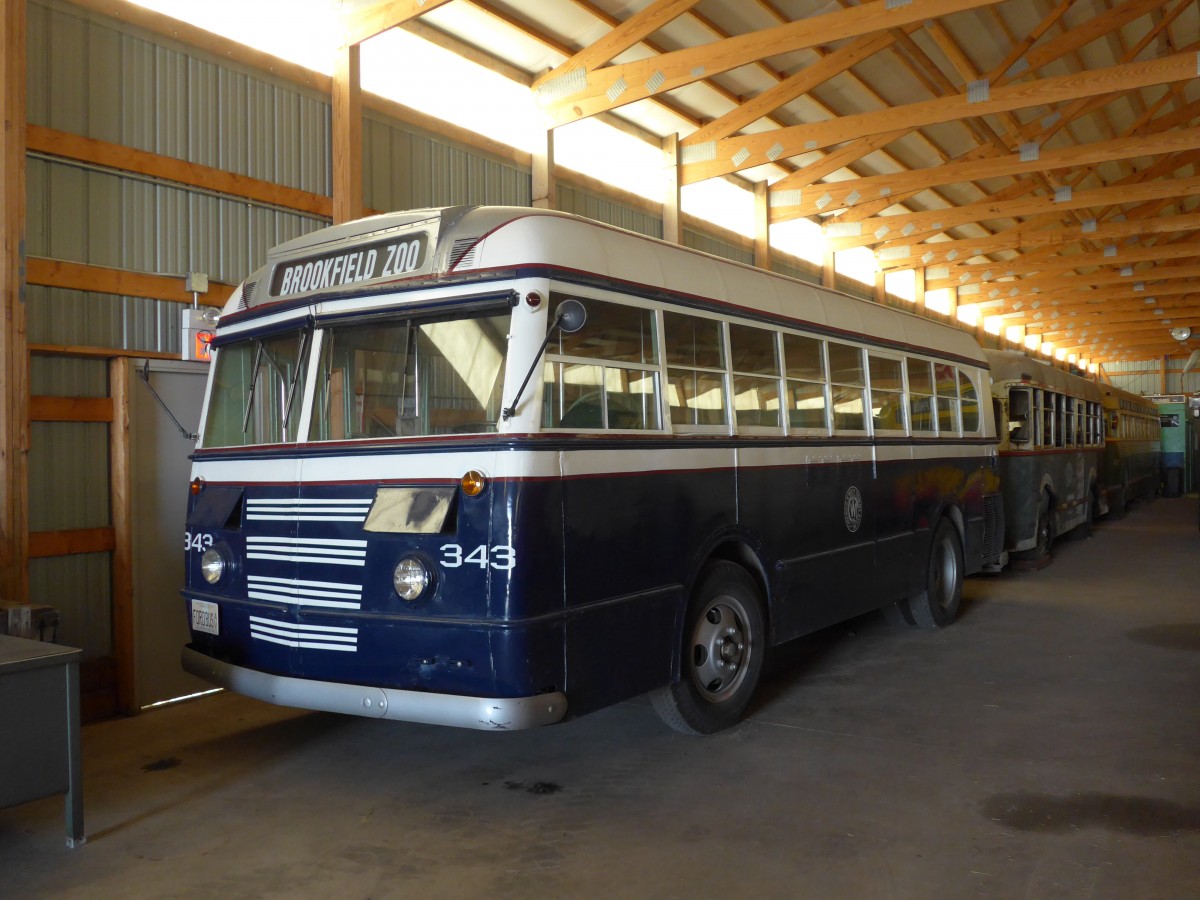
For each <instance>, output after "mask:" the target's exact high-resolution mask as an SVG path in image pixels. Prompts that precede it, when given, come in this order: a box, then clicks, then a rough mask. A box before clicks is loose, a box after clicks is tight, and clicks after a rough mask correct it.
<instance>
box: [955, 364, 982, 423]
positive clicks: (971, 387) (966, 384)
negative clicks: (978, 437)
mask: <svg viewBox="0 0 1200 900" xmlns="http://www.w3.org/2000/svg"><path fill="white" fill-rule="evenodd" d="M958 393H959V396H960V397H961V398H962V419H963V421H962V427H963V431H969V432H971V433H974V432H977V431H978V430H979V395H978V393H976V391H975V382H973V381H971V378H970V376H968V375H967V373H966V372H959V373H958Z"/></svg>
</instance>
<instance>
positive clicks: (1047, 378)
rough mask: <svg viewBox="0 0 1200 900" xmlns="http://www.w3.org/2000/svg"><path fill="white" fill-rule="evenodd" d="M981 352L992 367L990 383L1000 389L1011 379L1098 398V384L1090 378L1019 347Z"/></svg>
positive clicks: (1005, 387)
mask: <svg viewBox="0 0 1200 900" xmlns="http://www.w3.org/2000/svg"><path fill="white" fill-rule="evenodd" d="M983 355H984V356H986V357H987V360H988V363H989V364H990V365H991V368H992V384H993V385H995V386H996V387H999V388H1001V389H1003V390H1007V389H1008V388H1007V385H1009V384H1011V383H1013V382H1020V383H1024V384H1032V385H1037V386H1039V387H1048V388H1051V389H1052V390H1056V391H1060V392H1062V393H1064V394H1071V395H1073V396H1076V397H1082V398H1083V399H1085V400H1092V401H1095V402H1097V403H1098V402H1100V386H1099V385H1098V384H1096V382H1094V381H1092V380H1091V379H1090V378H1084V377H1082V376H1080V375H1075V374H1072V373H1071V372H1064V371H1063V370H1062V369H1059V368H1057V367H1056V366H1054V365H1052V364H1051V363H1049V362H1045V361H1043V360H1040V359H1035V358H1033V357H1032V356H1027V355H1025V354H1024V353H1022V352H1021V351H1020V350H984V351H983Z"/></svg>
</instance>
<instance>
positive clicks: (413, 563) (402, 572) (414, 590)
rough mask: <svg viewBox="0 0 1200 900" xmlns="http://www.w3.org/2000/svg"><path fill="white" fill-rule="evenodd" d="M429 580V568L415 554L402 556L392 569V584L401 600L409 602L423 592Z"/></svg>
mask: <svg viewBox="0 0 1200 900" xmlns="http://www.w3.org/2000/svg"><path fill="white" fill-rule="evenodd" d="M429 581H430V578H429V569H427V568H426V567H425V563H423V562H421V560H419V559H417V558H416V557H415V556H406V557H404V558H403V559H401V560H400V562H398V563H396V568H395V569H394V570H392V586H393V587H395V588H396V593H397V594H399V595H400V599H401V600H407V601H409V602H410V603H411V602H412V601H413V600H416V599H418V598H419V597H420V596H421V595H422V594H423V593H425V589H426V588H428V587H429Z"/></svg>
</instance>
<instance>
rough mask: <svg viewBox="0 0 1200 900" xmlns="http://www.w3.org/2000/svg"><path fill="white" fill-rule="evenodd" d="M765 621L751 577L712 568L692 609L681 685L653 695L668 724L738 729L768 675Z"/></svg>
mask: <svg viewBox="0 0 1200 900" xmlns="http://www.w3.org/2000/svg"><path fill="white" fill-rule="evenodd" d="M765 622H766V620H765V618H764V616H763V604H762V600H761V599H760V593H759V590H758V585H757V584H756V583H755V582H754V579H753V578H751V577H750V574H749V573H748V572H747V571H746V570H745V569H743V568H742V567H741V566H738V565H736V564H734V563H731V562H716V563H713V564H712V565H710V566H709V567H708V568H707V569H706V570H705V571H704V573H703V575H702V576H701V579H700V582H699V584H698V585H697V587H696V590H695V592H694V594H693V595H692V600H691V602H690V603H689V604H688V614H687V621H686V622H685V623H684V629H683V647H682V651H683V652H682V655H681V657H680V672H679V681H677V682H676V683H674V684H669V685H667V686H666V687H662V688H658V689H657V690H655V691H652V692H651V693H650V703H651V705H652V706H653V707H654V710H655V711H656V712H657V713H658V714H659V716H660V717H661V718H662V720H663V721H664V722H666V723H667V724H668V725H670V726H671V727H672V728H674V729H675V730H676V731H681V732H683V733H684V734H712V733H714V732H717V731H721V730H722V729H724V728H728V727H729V726H731V725H733V724H735V723H736V722H737V721H738V720H739V719H740V718H741V717H742V714H743V713H744V712H745V711H746V707H747V706H748V705H749V703H750V699H751V697H753V696H754V691H755V688H757V687H758V681H759V677H760V676H761V675H762V667H763V657H764V655H765V651H766V625H765Z"/></svg>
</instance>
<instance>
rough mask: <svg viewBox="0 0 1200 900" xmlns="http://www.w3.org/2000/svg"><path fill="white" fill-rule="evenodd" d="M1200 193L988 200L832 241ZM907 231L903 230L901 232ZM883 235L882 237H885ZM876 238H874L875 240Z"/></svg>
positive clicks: (861, 241) (1182, 182) (1136, 189)
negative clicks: (894, 229)
mask: <svg viewBox="0 0 1200 900" xmlns="http://www.w3.org/2000/svg"><path fill="white" fill-rule="evenodd" d="M1196 194H1200V176H1195V177H1192V178H1179V179H1175V180H1170V179H1160V180H1158V181H1152V182H1149V183H1148V184H1131V185H1122V186H1119V187H1105V188H1095V189H1094V190H1090V191H1071V196H1070V197H1064V198H1063V199H1062V200H1058V199H1055V198H1054V197H1048V196H1047V197H1033V198H1031V199H1029V200H1013V201H1006V202H1001V203H993V202H992V201H984V202H982V203H968V204H965V205H963V206H959V207H955V208H953V209H935V210H930V211H928V212H919V213H910V214H906V215H902V216H876V217H873V218H870V219H864V220H863V221H862V222H861V223H860V225H861V230H862V233H863V234H864V235H868V237H859V238H853V237H852V238H829V242H830V243H831V244H832V245H833V246H834V249H837V250H845V249H847V248H849V247H858V246H870V245H871V244H877V243H879V242H880V241H882V240H883V236H886V235H889V234H893V232H892V228H893V227H895V228H897V229H898V231H897V232H896V233H894V236H895V237H897V238H899V239H901V240H903V238H902V237H901V235H902V234H903V230H908V231H909V233H910V234H914V235H915V234H919V233H922V232H926V231H929V232H935V233H940V232H943V231H945V230H946V229H948V228H955V227H957V226H959V225H966V224H969V223H974V222H982V221H986V220H989V219H1015V218H1018V217H1020V216H1036V215H1042V214H1049V213H1053V214H1055V215H1062V213H1063V212H1065V211H1068V210H1073V209H1088V208H1091V207H1094V206H1096V207H1098V206H1107V205H1109V204H1114V203H1115V204H1123V203H1138V202H1142V201H1145V200H1161V199H1174V198H1180V197H1189V196H1194V195H1196ZM900 229H903V230H900ZM881 233H882V234H881ZM872 238H874V239H872Z"/></svg>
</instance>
